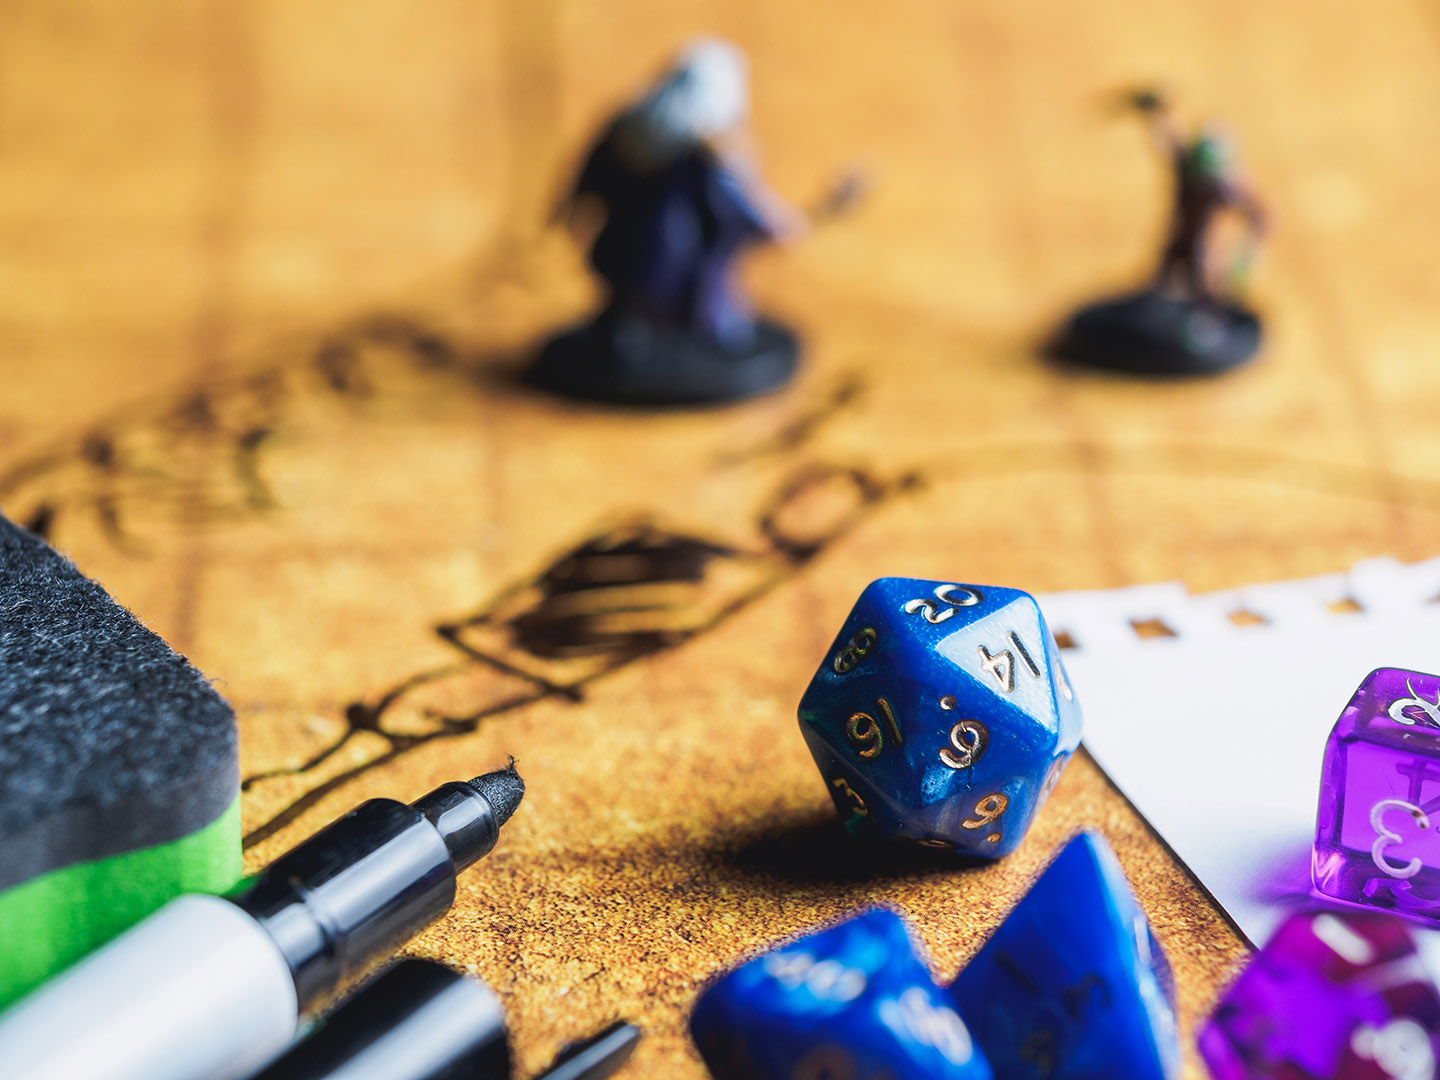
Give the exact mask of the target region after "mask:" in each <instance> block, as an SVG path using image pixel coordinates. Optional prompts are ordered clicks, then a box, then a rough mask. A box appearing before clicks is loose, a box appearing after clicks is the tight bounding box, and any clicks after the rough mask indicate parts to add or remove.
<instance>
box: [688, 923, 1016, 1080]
mask: <svg viewBox="0 0 1440 1080" xmlns="http://www.w3.org/2000/svg"><path fill="white" fill-rule="evenodd" d="M690 1033H691V1035H692V1037H693V1038H694V1040H695V1044H696V1046H698V1047H699V1049H700V1056H701V1057H703V1058H704V1059H705V1064H706V1066H707V1067H708V1068H709V1069H710V1073H711V1075H712V1076H714V1077H715V1078H716V1080H839V1078H847V1080H907V1078H910V1077H914V1078H916V1080H919V1078H922V1077H923V1078H927V1080H992V1078H993V1073H992V1072H991V1071H990V1066H989V1065H988V1064H986V1062H985V1058H984V1055H983V1054H981V1053H980V1051H979V1050H977V1049H976V1047H975V1045H974V1043H973V1042H972V1041H971V1038H970V1033H969V1031H968V1030H967V1029H966V1027H965V1023H964V1021H962V1020H961V1019H960V1017H959V1015H958V1014H957V1013H956V1012H955V1010H954V1009H953V1008H951V1007H950V1005H949V1004H948V1002H947V1001H946V998H945V993H944V991H942V990H939V989H937V988H936V987H935V984H934V982H933V981H932V980H931V978H930V973H929V972H928V971H927V970H926V969H925V966H924V965H923V964H922V963H921V962H920V960H919V959H918V958H917V957H916V955H915V951H914V949H913V947H912V946H911V943H910V937H909V935H908V934H907V933H906V931H905V925H904V923H902V922H901V921H900V918H899V916H897V915H896V914H894V913H893V912H890V911H885V910H883V909H877V910H874V911H870V912H867V913H866V914H863V915H859V916H857V917H855V918H853V919H851V920H850V921H848V922H845V923H841V924H840V925H839V926H836V927H833V928H832V929H829V930H824V931H822V932H820V933H818V934H813V935H811V936H810V937H806V938H802V939H801V940H799V941H796V942H794V943H793V944H790V945H785V946H782V947H781V948H778V949H775V950H774V951H772V952H769V953H767V954H765V955H764V956H762V957H760V958H759V959H757V960H752V961H750V962H749V963H748V964H744V965H743V966H741V967H739V968H737V969H735V970H734V971H732V972H730V973H729V974H728V975H725V976H723V977H722V978H721V979H720V980H719V981H718V982H716V983H715V984H714V985H712V986H711V987H710V988H709V989H708V990H706V991H705V993H704V994H702V995H701V997H700V999H699V1001H697V1002H696V1004H695V1012H694V1014H693V1016H692V1017H691V1019H690Z"/></svg>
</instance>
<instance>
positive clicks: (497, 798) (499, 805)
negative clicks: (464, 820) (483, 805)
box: [470, 757, 525, 825]
mask: <svg viewBox="0 0 1440 1080" xmlns="http://www.w3.org/2000/svg"><path fill="white" fill-rule="evenodd" d="M470 786H471V787H472V788H474V789H475V790H476V791H478V792H479V793H480V794H481V795H484V796H485V801H486V802H488V803H489V804H490V809H491V810H493V811H494V812H495V824H496V825H504V824H505V822H507V821H509V820H510V818H511V817H512V816H513V815H514V813H515V809H516V808H517V807H518V806H519V805H520V800H521V799H523V798H524V797H525V781H524V780H522V779H520V774H519V773H518V772H516V771H515V759H514V758H513V757H512V758H511V759H510V764H509V765H507V766H505V768H503V769H496V770H495V771H494V772H487V773H486V774H485V775H484V776H477V777H475V779H474V780H471V781H470Z"/></svg>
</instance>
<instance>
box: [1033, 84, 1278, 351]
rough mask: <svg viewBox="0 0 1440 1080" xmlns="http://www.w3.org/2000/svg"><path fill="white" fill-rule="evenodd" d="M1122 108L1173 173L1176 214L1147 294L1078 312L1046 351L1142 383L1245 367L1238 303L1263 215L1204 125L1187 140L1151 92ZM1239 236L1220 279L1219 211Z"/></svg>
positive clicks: (1246, 335) (1253, 342)
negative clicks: (1234, 219) (1145, 128)
mask: <svg viewBox="0 0 1440 1080" xmlns="http://www.w3.org/2000/svg"><path fill="white" fill-rule="evenodd" d="M1124 103H1125V106H1126V108H1127V110H1134V111H1136V112H1138V113H1139V114H1140V115H1141V116H1142V117H1144V118H1145V119H1146V120H1147V121H1148V123H1149V125H1150V130H1151V134H1152V136H1153V137H1154V139H1155V142H1156V145H1157V146H1158V147H1159V148H1160V151H1161V153H1163V154H1164V155H1165V158H1166V160H1167V162H1168V163H1169V164H1170V165H1171V167H1172V169H1173V172H1174V184H1175V187H1174V207H1173V209H1172V211H1171V216H1170V226H1169V230H1168V232H1167V233H1166V238H1165V246H1164V248H1163V249H1162V251H1161V255H1160V265H1159V268H1158V269H1157V271H1156V273H1155V277H1154V278H1153V280H1152V281H1151V282H1150V284H1149V285H1148V287H1147V288H1145V289H1143V290H1141V291H1140V292H1136V293H1133V294H1130V295H1126V296H1121V297H1117V298H1114V299H1109V300H1104V301H1101V302H1100V303H1097V304H1093V305H1091V306H1089V307H1085V308H1082V309H1081V310H1080V311H1079V312H1077V313H1076V314H1075V315H1074V316H1073V317H1072V318H1071V320H1070V322H1069V323H1068V325H1067V326H1066V327H1065V329H1064V330H1063V331H1062V333H1061V335H1060V337H1059V339H1058V340H1057V342H1056V343H1055V344H1054V345H1053V346H1052V351H1053V352H1054V353H1055V354H1056V355H1058V356H1059V357H1061V358H1063V359H1066V360H1070V361H1074V362H1077V363H1081V364H1086V365H1089V366H1093V367H1103V368H1111V369H1115V370H1120V371H1127V372H1132V373H1135V374H1143V375H1209V374H1216V373H1219V372H1222V371H1228V370H1229V369H1231V368H1233V367H1236V366H1238V365H1240V364H1243V363H1245V362H1246V361H1247V360H1249V359H1251V358H1252V357H1253V356H1254V355H1255V353H1256V352H1257V351H1258V350H1259V347H1260V320H1259V317H1258V316H1256V315H1255V313H1254V312H1252V311H1250V310H1249V309H1248V308H1247V307H1245V306H1244V304H1243V302H1242V300H1241V296H1242V294H1243V292H1244V288H1245V286H1246V284H1247V282H1248V280H1249V274H1250V267H1251V265H1252V263H1253V261H1254V257H1255V254H1256V252H1257V251H1258V249H1259V244H1260V240H1261V239H1262V237H1263V236H1264V233H1265V212H1264V210H1263V208H1262V207H1261V205H1260V201H1259V199H1258V198H1257V197H1256V196H1255V194H1254V192H1253V191H1251V189H1250V187H1249V186H1248V185H1247V184H1246V183H1245V182H1244V181H1243V180H1242V179H1241V177H1240V175H1239V170H1238V168H1237V166H1236V164H1235V154H1234V148H1233V143H1232V140H1231V138H1230V137H1229V136H1228V134H1226V133H1225V132H1224V131H1223V130H1222V129H1221V128H1219V127H1217V126H1215V125H1206V126H1204V127H1202V128H1200V129H1199V131H1197V132H1196V134H1195V135H1194V136H1193V137H1187V136H1186V135H1185V134H1184V132H1183V131H1182V130H1181V129H1180V127H1179V125H1178V124H1177V123H1176V122H1175V121H1174V119H1173V118H1172V116H1171V111H1170V107H1169V103H1168V102H1167V101H1166V100H1165V99H1164V98H1163V97H1162V96H1161V95H1160V94H1159V93H1157V92H1156V91H1154V90H1148V89H1147V90H1138V91H1133V92H1131V93H1129V94H1127V95H1126V96H1125V99H1124ZM1226 210H1231V211H1234V212H1236V213H1237V214H1239V215H1240V217H1241V218H1242V219H1243V221H1244V225H1245V235H1244V238H1243V239H1242V240H1241V242H1240V244H1239V247H1238V248H1237V250H1236V251H1235V253H1234V254H1233V255H1232V257H1231V259H1230V263H1229V266H1228V267H1227V268H1226V270H1225V272H1224V273H1223V275H1219V277H1220V280H1217V275H1216V273H1215V271H1214V266H1213V263H1214V260H1213V258H1212V257H1211V255H1212V250H1213V248H1214V247H1215V241H1214V232H1215V226H1216V223H1217V220H1218V219H1219V217H1220V215H1221V214H1222V212H1224V211H1226Z"/></svg>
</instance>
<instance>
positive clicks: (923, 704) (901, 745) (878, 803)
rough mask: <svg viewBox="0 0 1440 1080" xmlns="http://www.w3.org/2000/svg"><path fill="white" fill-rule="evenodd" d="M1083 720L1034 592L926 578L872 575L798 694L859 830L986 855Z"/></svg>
mask: <svg viewBox="0 0 1440 1080" xmlns="http://www.w3.org/2000/svg"><path fill="white" fill-rule="evenodd" d="M1080 726H1081V719H1080V706H1079V705H1078V704H1077V703H1076V701H1075V694H1074V691H1073V690H1072V689H1071V687H1070V683H1069V681H1068V680H1067V678H1066V676H1065V668H1064V665H1063V664H1062V663H1061V661H1060V652H1059V648H1058V647H1057V646H1056V644H1055V639H1054V637H1053V636H1052V635H1051V633H1050V630H1049V628H1048V627H1047V626H1046V625H1045V619H1044V617H1043V616H1042V615H1041V614H1040V607H1039V605H1038V604H1036V603H1035V599H1034V597H1032V596H1030V595H1029V594H1028V593H1024V592H1021V591H1019V590H1018V589H1002V588H997V587H995V586H991V585H961V584H957V583H954V582H944V581H921V580H918V579H915V578H881V579H880V580H878V581H874V582H871V583H870V585H869V586H867V587H866V589H865V591H864V592H863V593H861V594H860V599H859V600H857V601H856V602H855V606H854V608H852V609H851V611H850V615H849V617H848V618H847V619H846V620H845V624H844V626H843V627H842V628H841V630H840V633H839V635H837V636H836V638H835V643H834V644H833V645H832V646H831V648H830V651H829V653H827V654H826V656H825V659H824V661H823V662H822V663H821V664H820V670H819V671H817V672H816V673H815V677H814V678H813V679H811V680H810V685H809V687H808V688H806V690H805V696H804V697H803V698H802V699H801V701H800V730H801V732H802V733H803V734H804V736H805V741H806V742H807V743H808V744H809V746H810V752H811V754H813V755H814V756H815V762H816V764H817V765H819V767H820V772H821V774H822V775H823V776H824V778H825V783H826V786H827V788H828V789H829V791H830V795H831V797H832V798H833V799H834V800H835V805H836V808H837V809H838V810H839V811H840V815H841V817H842V819H843V820H844V822H845V825H846V827H847V828H848V829H849V830H850V831H851V832H852V833H854V834H856V835H857V836H872V837H881V838H888V839H899V840H909V841H911V842H914V843H918V844H921V845H923V846H925V847H930V848H936V849H939V850H944V851H955V852H959V853H961V854H964V855H978V856H983V857H988V858H995V857H998V856H1001V855H1007V854H1009V853H1010V852H1011V851H1014V850H1015V848H1016V847H1017V846H1018V845H1019V843H1020V841H1021V839H1023V838H1024V836H1025V832H1026V830H1027V829H1028V828H1029V827H1030V822H1031V820H1032V819H1033V818H1034V816H1035V814H1036V812H1037V811H1038V810H1039V809H1040V807H1041V805H1042V804H1043V803H1044V801H1045V799H1046V797H1047V796H1048V795H1049V794H1050V791H1051V789H1052V788H1053V787H1054V786H1055V783H1056V782H1057V781H1058V780H1059V779H1060V773H1061V771H1062V770H1063V769H1064V767H1065V763H1066V762H1067V761H1068V760H1069V759H1070V755H1071V754H1072V753H1073V752H1074V750H1075V747H1076V746H1077V745H1079V742H1080Z"/></svg>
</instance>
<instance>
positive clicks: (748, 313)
mask: <svg viewBox="0 0 1440 1080" xmlns="http://www.w3.org/2000/svg"><path fill="white" fill-rule="evenodd" d="M748 81H749V65H748V63H747V61H746V58H745V54H744V53H742V52H741V51H740V49H738V48H737V47H736V46H734V45H732V44H730V43H729V42H725V41H721V40H718V39H714V38H703V39H700V40H697V41H695V42H693V43H691V44H690V45H689V46H687V47H686V48H685V49H684V50H683V51H682V52H681V53H680V54H679V56H678V57H677V58H676V59H675V61H674V63H673V64H672V65H671V66H670V68H669V69H668V70H667V71H666V72H665V73H664V74H663V75H661V77H660V78H659V79H658V80H657V81H656V82H655V84H654V85H653V86H652V87H651V88H650V89H649V90H647V91H646V92H645V93H644V94H643V95H642V96H641V97H640V98H639V99H638V100H636V101H634V102H632V103H631V104H630V105H627V106H626V107H625V108H624V109H622V110H621V111H620V113H619V114H618V115H617V116H616V117H615V118H614V119H613V120H611V121H610V123H609V124H608V125H607V126H606V127H605V130H604V132H603V133H602V134H601V136H600V138H599V140H598V141H597V142H596V144H595V147H594V148H593V149H592V150H591V152H590V154H589V157H588V158H587V159H586V161H585V164H584V166H583V167H582V168H581V170H580V175H579V177H578V178H577V180H576V181H575V184H574V187H573V189H572V190H571V191H570V193H569V194H568V195H567V196H566V198H565V199H564V201H563V202H562V204H561V206H560V207H559V209H558V211H557V216H558V217H559V218H560V219H562V220H564V221H565V222H566V223H568V224H569V225H570V227H571V229H572V230H573V231H574V232H575V233H576V234H577V235H579V236H581V237H582V238H587V237H591V236H593V240H592V241H591V244H590V265H591V266H592V267H594V269H595V272H596V273H597V274H599V275H600V277H601V278H602V279H603V280H604V282H605V285H606V287H607V289H608V291H609V298H608V303H607V306H606V307H605V309H604V310H603V311H602V312H601V314H600V315H599V316H598V317H597V318H596V319H595V320H594V321H593V322H592V323H590V324H588V325H587V326H584V327H581V328H579V329H578V330H575V331H572V332H570V333H568V334H565V335H562V336H561V337H559V338H556V339H555V340H553V341H552V342H550V344H549V345H548V346H547V347H546V349H545V352H544V353H543V354H542V356H541V358H540V360H539V362H537V363H536V365H535V366H534V367H532V368H531V369H530V371H529V373H528V378H529V381H531V382H532V383H534V384H536V385H540V386H543V387H545V388H546V389H549V390H553V391H557V392H560V393H565V394H569V395H572V396H578V397H586V398H596V399H600V400H614V401H629V402H636V403H645V404H680V403H688V402H707V401H717V400H726V399H731V398H737V397H747V396H750V395H753V394H758V393H763V392H765V391H767V390H772V389H775V388H776V387H778V386H780V385H781V384H783V383H784V382H786V381H787V380H788V379H789V378H790V376H791V375H792V374H793V373H794V370H795V364H796V358H797V353H798V348H797V345H796V341H795V339H794V337H793V336H792V335H791V334H790V333H789V332H788V331H786V330H785V329H783V328H782V327H780V326H778V325H776V324H774V323H770V322H768V321H766V320H757V319H756V318H755V316H754V314H753V312H752V309H751V306H750V303H749V301H748V299H747V298H746V297H745V295H744V293H743V291H742V290H741V288H740V286H739V283H738V282H737V280H736V273H735V271H736V265H735V264H736V258H737V256H738V255H739V254H740V253H741V252H742V251H743V250H745V249H746V248H747V247H749V246H751V245H754V244H759V243H764V242H768V241H775V240H784V239H790V238H794V237H797V236H799V235H801V234H802V233H803V232H804V231H805V229H806V226H807V222H806V219H805V216H804V215H803V214H801V213H799V212H798V211H796V210H794V209H792V208H791V207H789V206H787V205H786V204H785V203H783V202H782V201H781V200H780V199H779V198H778V197H777V196H775V195H774V194H773V193H771V192H770V191H769V190H768V189H767V188H766V187H765V186H764V185H763V183H762V182H761V180H760V178H759V175H758V171H757V169H756V166H755V162H754V155H753V154H752V152H751V148H750V137H749V130H748V125H747V120H748V117H749V89H748ZM597 217H598V218H600V223H599V225H598V229H597V228H596V224H595V223H596V218H597Z"/></svg>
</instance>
